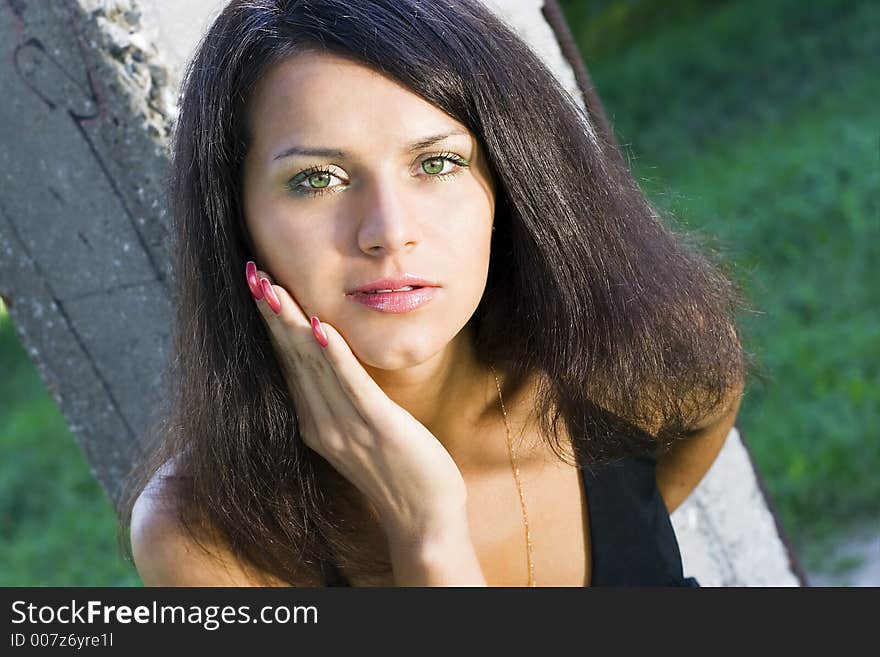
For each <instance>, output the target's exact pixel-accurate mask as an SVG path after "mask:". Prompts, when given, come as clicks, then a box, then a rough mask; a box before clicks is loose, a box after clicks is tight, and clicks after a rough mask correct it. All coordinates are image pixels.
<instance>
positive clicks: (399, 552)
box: [387, 508, 487, 586]
mask: <svg viewBox="0 0 880 657" xmlns="http://www.w3.org/2000/svg"><path fill="white" fill-rule="evenodd" d="M387 534H388V545H389V551H390V554H391V564H392V569H393V571H394V584H395V585H396V586H486V585H487V584H486V578H485V577H484V576H483V571H482V569H481V568H480V563H479V561H478V560H477V554H476V551H475V550H474V545H473V543H472V542H471V536H470V529H469V527H468V522H467V514H466V512H465V509H464V508H462V509H457V510H455V511H453V512H451V513H450V515H449V517H448V518H446V519H439V520H438V521H437V523H436V524H435V525H434V526H430V527H427V528H426V529H425V530H424V531H423V532H422V533H421V535H420V536H417V537H413V536H411V535H409V534H408V533H407V532H406V531H396V530H395V529H394V528H393V526H392V527H391V529H390V530H389V531H388V532H387Z"/></svg>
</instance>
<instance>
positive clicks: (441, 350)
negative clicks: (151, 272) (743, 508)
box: [121, 0, 750, 586]
mask: <svg viewBox="0 0 880 657" xmlns="http://www.w3.org/2000/svg"><path fill="white" fill-rule="evenodd" d="M171 180H172V183H173V185H172V190H171V193H172V198H173V211H174V215H173V216H174V229H175V233H174V235H175V263H176V277H175V280H176V281H177V285H178V288H177V299H176V304H177V309H178V310H177V312H178V314H177V326H176V332H175V353H176V359H175V372H174V377H173V380H174V381H176V386H175V389H174V390H173V391H172V395H171V399H172V402H173V406H172V409H171V412H170V413H169V415H168V418H167V421H166V422H165V423H164V425H163V426H162V427H161V431H158V432H157V433H156V435H157V437H158V440H157V444H156V448H155V449H154V450H153V453H152V455H151V458H150V459H149V460H147V461H146V462H145V463H143V464H141V467H140V468H139V469H138V471H137V472H136V473H135V476H134V477H133V478H132V484H131V489H132V494H131V496H130V500H129V503H128V505H127V506H126V507H125V508H124V509H122V512H121V516H122V518H123V519H124V521H129V520H130V535H131V542H132V552H133V557H134V560H135V563H136V566H137V568H138V570H139V572H140V574H141V576H142V578H143V579H144V582H145V583H147V584H158V585H293V586H322V585H326V584H337V583H346V582H347V583H349V584H352V585H397V586H405V585H429V586H435V585H474V586H486V585H489V586H499V585H503V586H511V585H512V586H518V585H540V586H584V585H601V584H643V585H651V584H654V585H692V584H695V583H696V582H695V581H694V580H693V578H686V577H684V575H683V573H682V572H681V561H680V555H679V553H678V546H677V544H676V542H675V536H674V534H673V532H672V527H671V524H670V522H669V517H668V513H671V512H672V510H673V509H674V508H675V507H676V506H677V505H678V504H679V503H680V502H681V501H682V500H683V499H684V498H685V497H686V496H687V495H688V494H689V493H690V491H691V490H692V489H693V488H694V486H696V484H697V483H698V482H699V480H700V478H701V477H702V475H703V474H704V473H705V471H706V470H707V469H708V467H709V465H710V464H711V463H712V461H713V460H714V458H715V456H716V454H717V453H718V451H719V449H720V448H721V445H722V443H723V440H724V438H725V436H726V435H727V432H728V431H729V429H730V427H731V426H732V424H733V421H734V418H735V415H736V411H737V408H738V405H739V400H740V397H741V393H742V385H743V381H744V380H745V374H746V372H747V370H748V367H749V364H750V361H749V359H748V357H747V354H746V353H745V352H744V351H743V349H742V347H741V345H740V341H739V340H738V337H737V331H736V328H735V323H734V315H735V312H736V310H737V309H738V308H739V307H741V306H742V301H741V296H740V294H739V292H738V290H737V289H736V288H735V286H734V285H733V284H732V283H731V282H730V281H729V279H728V278H727V277H726V276H725V275H724V274H723V273H721V271H720V269H719V267H718V265H714V264H712V263H710V262H709V260H707V259H706V258H705V257H703V256H701V255H699V254H698V252H697V250H695V249H694V248H691V247H688V246H686V245H685V244H684V243H683V241H682V239H681V238H680V237H677V236H675V235H674V234H673V233H672V232H671V231H670V230H669V229H668V228H666V227H664V226H663V225H662V224H661V222H660V220H659V218H658V217H657V215H656V213H655V212H654V210H653V209H652V208H651V206H650V205H649V204H648V202H647V201H646V199H645V198H644V196H643V195H642V193H641V192H640V190H639V188H638V186H637V184H636V183H635V182H634V181H633V179H632V177H631V175H630V173H629V172H628V171H627V169H626V167H625V165H624V164H623V163H622V159H621V158H619V157H617V156H616V155H615V152H614V150H613V147H612V146H610V145H608V144H606V143H605V142H604V141H603V140H602V139H601V138H600V137H599V136H598V135H597V134H596V132H595V131H594V130H593V128H592V123H591V120H590V118H589V116H588V115H585V114H584V113H583V111H582V110H581V109H580V108H579V106H578V105H577V104H576V103H575V102H574V101H573V100H572V99H571V98H570V97H569V96H568V95H567V94H566V92H565V91H564V90H563V89H562V88H561V87H560V86H559V85H558V83H557V82H556V80H555V78H554V76H553V74H552V72H550V71H548V70H547V69H546V68H545V67H544V66H543V64H542V63H541V61H540V60H539V59H538V58H536V56H535V55H534V54H533V53H532V52H531V51H530V50H529V48H528V47H527V46H526V45H525V44H524V43H523V42H522V41H521V40H519V39H518V38H517V36H516V35H515V34H513V33H512V32H511V31H510V30H509V29H508V28H507V27H505V25H504V24H503V23H502V22H500V21H499V20H497V19H496V18H495V17H494V16H493V14H492V13H491V12H490V11H488V10H487V9H485V8H484V6H483V5H482V4H481V3H480V2H478V1H477V0H456V1H455V2H447V3H421V2H418V1H417V0H370V1H369V2H365V1H362V0H358V1H357V2H353V1H351V0H345V1H343V0H325V1H323V2H321V3H308V2H298V1H295V0H293V1H288V2H284V1H281V0H274V1H270V0H249V1H246V2H244V1H241V2H238V1H236V2H232V3H230V4H229V5H228V6H227V7H226V8H225V9H224V11H223V12H222V13H221V14H220V16H219V17H218V18H217V19H216V21H215V22H214V23H213V25H212V26H211V28H210V29H209V31H208V33H207V35H206V36H205V37H204V39H203V41H202V43H201V44H200V46H199V48H198V51H197V53H196V55H195V57H194V59H193V61H192V62H191V65H190V67H189V69H188V71H187V76H186V78H185V81H184V84H183V88H182V94H181V102H180V116H179V123H178V126H177V129H176V133H175V138H174V148H173V161H172V178H171ZM410 288H412V289H410ZM377 290H378V292H376V291H377ZM655 466H656V467H655ZM124 524H126V523H124Z"/></svg>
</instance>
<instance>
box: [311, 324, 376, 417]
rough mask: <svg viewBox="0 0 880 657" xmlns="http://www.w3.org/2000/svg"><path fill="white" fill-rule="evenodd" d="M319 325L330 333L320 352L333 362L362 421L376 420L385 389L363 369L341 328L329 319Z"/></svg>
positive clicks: (332, 365)
mask: <svg viewBox="0 0 880 657" xmlns="http://www.w3.org/2000/svg"><path fill="white" fill-rule="evenodd" d="M319 326H320V328H321V329H322V330H323V331H324V335H326V336H327V346H326V347H324V348H323V349H322V350H321V351H322V352H323V353H324V357H325V358H326V360H327V362H328V363H330V365H331V369H332V370H333V373H334V374H335V375H336V380H337V382H338V384H339V387H340V389H341V390H342V392H343V393H344V394H345V397H346V399H347V401H348V402H349V403H350V404H351V405H352V406H354V408H355V409H356V410H357V411H358V413H359V414H360V416H361V417H362V418H363V420H364V421H365V422H367V423H368V424H370V423H372V422H373V421H374V420H375V419H376V410H377V409H381V408H382V406H383V402H385V401H386V400H387V397H386V395H385V392H384V391H383V390H382V388H380V387H379V385H378V384H377V383H376V382H375V381H374V380H373V377H371V376H370V374H369V372H367V371H366V370H365V369H364V367H363V365H361V363H360V361H359V360H358V359H357V357H356V356H355V355H354V352H353V351H352V350H351V347H350V346H349V345H348V342H346V340H345V338H344V337H342V335H341V334H340V333H339V331H337V330H336V329H335V328H334V327H333V325H332V324H328V323H326V322H319ZM313 339H314V337H313Z"/></svg>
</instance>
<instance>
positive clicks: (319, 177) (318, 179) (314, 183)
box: [306, 171, 330, 189]
mask: <svg viewBox="0 0 880 657" xmlns="http://www.w3.org/2000/svg"><path fill="white" fill-rule="evenodd" d="M306 180H308V181H309V185H311V187H312V189H321V188H322V187H326V186H327V185H329V184H330V174H329V173H327V172H326V171H319V172H318V173H313V174H312V175H310V176H309V177H308V178H306Z"/></svg>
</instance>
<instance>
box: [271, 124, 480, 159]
mask: <svg viewBox="0 0 880 657" xmlns="http://www.w3.org/2000/svg"><path fill="white" fill-rule="evenodd" d="M467 134H468V133H467V132H466V131H464V130H460V129H458V128H456V129H455V130H451V131H450V132H443V133H440V134H437V135H431V136H429V137H422V138H421V139H417V140H416V141H414V142H412V143H410V144H409V145H407V146H406V147H405V148H404V153H412V152H413V151H417V150H420V149H422V148H427V147H428V146H431V145H432V144H436V143H437V142H439V141H443V140H444V139H447V138H448V137H453V136H455V135H467ZM293 155H307V156H310V157H339V158H342V157H347V156H348V155H347V153H346V152H345V151H341V150H339V149H337V148H320V147H318V148H304V147H302V146H291V147H290V148H286V149H284V150H283V151H281V152H280V153H278V154H277V155H276V156H275V157H273V158H272V161H273V162H274V161H275V160H281V159H283V158H285V157H291V156H293Z"/></svg>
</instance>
